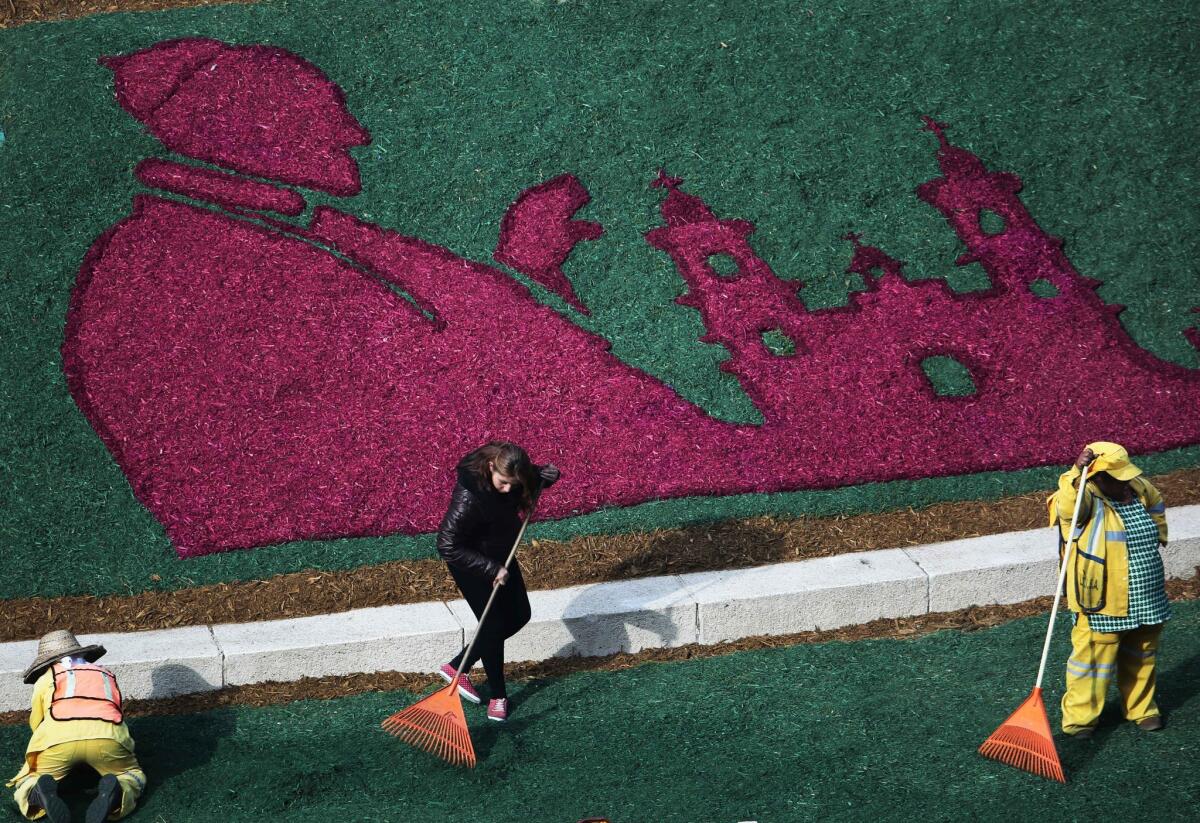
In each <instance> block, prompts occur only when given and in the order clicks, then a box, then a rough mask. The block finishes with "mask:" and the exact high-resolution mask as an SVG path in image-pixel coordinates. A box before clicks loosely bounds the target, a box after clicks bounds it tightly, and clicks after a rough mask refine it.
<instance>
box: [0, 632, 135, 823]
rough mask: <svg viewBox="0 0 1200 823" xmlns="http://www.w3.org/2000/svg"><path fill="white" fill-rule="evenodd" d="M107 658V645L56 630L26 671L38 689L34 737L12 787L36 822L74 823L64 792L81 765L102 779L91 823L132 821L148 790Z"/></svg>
mask: <svg viewBox="0 0 1200 823" xmlns="http://www.w3.org/2000/svg"><path fill="white" fill-rule="evenodd" d="M104 652H105V649H104V647H103V646H98V645H89V646H81V645H79V641H78V640H76V639H75V635H73V634H72V633H71V632H69V631H54V632H50V633H49V634H47V635H45V636H44V637H43V638H42V639H41V640H40V641H39V642H38V650H37V658H36V659H35V660H34V661H33V664H32V665H31V666H30V667H29V668H28V669H26V670H25V682H26V683H29V684H32V685H33V699H32V705H31V708H30V712H29V726H30V728H31V729H32V730H33V735H32V736H31V737H30V739H29V745H28V746H27V747H26V749H25V763H24V764H23V765H22V767H21V771H20V772H18V773H17V776H16V777H14V778H13V779H12V780H10V781H8V783H7V784H6V785H8V786H9V787H10V788H12V789H13V797H14V799H15V800H16V803H17V808H18V809H20V811H21V814H23V815H24V816H25V817H27V818H28V819H30V820H38V819H42V818H46V819H48V820H49V821H50V823H67V821H69V820H70V819H71V817H70V810H69V809H68V808H67V804H66V803H65V802H64V801H63V799H62V798H61V797H59V796H58V788H57V787H58V781H59V780H62V779H63V778H64V777H66V775H67V773H68V772H69V771H71V769H73V768H74V767H75V766H78V765H88V766H91V767H92V768H93V769H95V770H96V771H97V772H99V774H100V783H99V789H98V793H97V795H96V799H95V800H93V801H92V803H91V805H89V806H88V810H87V818H86V820H87V823H100V822H101V821H103V820H105V819H108V820H119V819H120V818H122V817H124V816H125V815H127V814H129V813H130V812H131V811H133V807H134V806H135V805H136V804H137V799H138V797H139V796H140V795H141V793H142V789H143V788H145V785H146V775H145V774H144V773H143V772H142V769H141V767H140V766H139V765H138V761H137V758H136V757H134V754H133V738H131V737H130V736H129V729H128V728H127V727H126V726H125V722H124V718H123V715H122V713H121V690H120V688H119V687H118V686H117V681H116V678H115V677H114V676H113V674H112V672H111V671H109V670H108V669H106V668H104V667H103V666H97V665H95V662H96V660H98V659H99V658H100V657H101V656H103V655H104Z"/></svg>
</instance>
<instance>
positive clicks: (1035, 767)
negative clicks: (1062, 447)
mask: <svg viewBox="0 0 1200 823" xmlns="http://www.w3.org/2000/svg"><path fill="white" fill-rule="evenodd" d="M1087 476H1088V467H1087V466H1084V467H1083V473H1082V474H1081V475H1080V477H1079V491H1078V492H1076V493H1075V512H1074V513H1073V514H1072V515H1071V530H1070V531H1069V532H1068V535H1070V536H1069V538H1068V540H1067V546H1066V550H1065V551H1063V558H1062V568H1061V569H1059V572H1058V587H1057V588H1056V589H1055V590H1054V606H1053V608H1051V609H1050V625H1049V626H1048V627H1047V628H1046V642H1045V643H1044V644H1043V645H1042V662H1041V665H1039V666H1038V676H1037V682H1036V683H1035V684H1034V686H1033V691H1032V692H1030V693H1029V697H1027V698H1025V702H1024V703H1022V704H1021V705H1020V706H1018V707H1017V710H1016V711H1015V712H1013V713H1012V714H1011V715H1009V717H1008V719H1007V720H1005V721H1004V722H1003V723H1001V724H1000V728H998V729H996V731H994V732H992V736H991V737H989V738H988V739H987V740H985V741H983V745H982V746H980V747H979V753H980V754H981V755H983V756H984V757H990V758H991V759H993V760H999V761H1000V762H1001V763H1007V764H1008V765H1010V766H1015V767H1016V768H1018V769H1023V770H1024V771H1027V772H1030V773H1032V774H1036V775H1038V776H1040V777H1045V778H1047V779H1049V780H1057V781H1058V782H1059V783H1066V782H1067V775H1066V773H1064V772H1063V767H1062V761H1060V760H1059V759H1058V747H1057V746H1055V745H1054V735H1053V733H1052V732H1051V731H1050V721H1049V719H1048V718H1047V717H1046V704H1045V702H1044V701H1043V700H1042V675H1044V674H1045V673H1046V658H1047V656H1048V655H1049V654H1050V637H1051V635H1052V634H1053V632H1054V618H1055V617H1056V616H1057V615H1058V601H1059V598H1060V597H1061V596H1062V591H1063V584H1064V583H1065V582H1066V579H1067V560H1068V559H1069V558H1070V555H1071V546H1072V545H1073V544H1074V543H1075V540H1076V536H1075V525H1076V523H1078V522H1079V509H1080V506H1081V505H1082V504H1083V486H1084V484H1085V483H1087Z"/></svg>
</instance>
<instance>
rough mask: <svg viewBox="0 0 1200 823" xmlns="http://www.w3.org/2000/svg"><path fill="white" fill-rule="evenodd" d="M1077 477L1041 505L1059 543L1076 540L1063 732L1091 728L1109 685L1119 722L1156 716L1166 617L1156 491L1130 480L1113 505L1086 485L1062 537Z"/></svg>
mask: <svg viewBox="0 0 1200 823" xmlns="http://www.w3.org/2000/svg"><path fill="white" fill-rule="evenodd" d="M1079 474H1080V472H1079V469H1077V468H1074V467H1073V468H1072V469H1071V470H1070V471H1068V472H1066V473H1064V474H1063V475H1062V477H1061V478H1060V479H1059V489H1058V492H1057V493H1056V494H1055V495H1054V496H1053V497H1051V498H1050V501H1049V507H1050V518H1051V525H1054V524H1055V523H1057V524H1058V525H1059V528H1060V529H1061V535H1062V538H1063V540H1062V543H1063V545H1064V546H1065V545H1068V541H1071V540H1072V538H1074V540H1075V541H1077V543H1076V546H1075V548H1074V550H1073V551H1072V552H1071V554H1070V557H1069V560H1068V564H1067V576H1066V591H1065V594H1066V598H1067V604H1068V608H1070V609H1071V610H1072V611H1073V612H1075V613H1076V614H1075V627H1074V629H1073V630H1072V632H1071V646H1072V649H1071V656H1070V658H1068V660H1067V667H1066V686H1067V688H1066V693H1065V694H1064V695H1063V700H1062V710H1063V717H1062V727H1063V731H1065V732H1067V733H1068V734H1075V733H1077V732H1080V731H1082V730H1084V729H1087V728H1091V727H1094V726H1095V724H1096V721H1097V720H1098V719H1099V717H1100V713H1101V711H1102V710H1103V709H1104V701H1105V697H1106V694H1107V691H1108V687H1109V684H1110V683H1111V682H1112V681H1113V680H1116V681H1117V686H1118V689H1119V691H1120V694H1121V702H1122V708H1123V710H1124V713H1125V717H1126V719H1128V720H1132V721H1135V722H1136V721H1139V720H1144V719H1145V718H1148V717H1153V716H1156V715H1157V714H1158V713H1159V712H1158V707H1157V706H1156V705H1155V702H1154V691H1155V685H1156V671H1157V669H1156V662H1157V655H1158V643H1159V637H1160V635H1161V634H1162V628H1163V622H1164V621H1165V620H1166V619H1167V618H1168V617H1169V615H1170V608H1169V605H1168V604H1167V602H1166V593H1165V591H1163V585H1162V561H1161V559H1160V558H1159V557H1158V551H1157V545H1156V544H1161V545H1166V542H1167V523H1166V515H1165V511H1166V509H1165V506H1164V505H1163V502H1162V497H1161V495H1159V493H1158V490H1157V489H1155V488H1154V486H1153V485H1152V484H1151V483H1150V481H1148V480H1146V479H1145V478H1144V477H1140V476H1139V477H1136V478H1134V479H1133V480H1131V481H1130V486H1131V488H1132V490H1133V492H1134V495H1135V500H1134V501H1132V502H1131V503H1129V504H1119V503H1115V502H1114V501H1112V500H1109V499H1108V498H1107V497H1105V496H1104V495H1103V494H1102V493H1101V492H1100V491H1099V489H1098V488H1096V487H1095V486H1094V485H1093V484H1091V483H1088V484H1087V485H1086V487H1085V489H1084V498H1083V503H1082V505H1081V508H1080V513H1079V522H1078V525H1077V527H1076V529H1075V533H1074V535H1068V534H1067V531H1068V530H1069V529H1070V522H1071V514H1072V511H1073V507H1074V505H1075V493H1076V492H1075V486H1076V485H1077V482H1078V478H1079ZM1118 509H1121V510H1122V511H1124V513H1125V518H1126V519H1123V518H1122V515H1121V513H1120V512H1119V511H1118ZM1143 509H1144V510H1143ZM1127 520H1128V522H1127Z"/></svg>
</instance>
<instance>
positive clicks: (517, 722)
mask: <svg viewBox="0 0 1200 823" xmlns="http://www.w3.org/2000/svg"><path fill="white" fill-rule="evenodd" d="M555 680H556V679H555V678H550V677H545V678H539V679H537V680H528V681H525V682H522V683H520V684H516V685H514V686H512V687H510V688H509V698H510V699H509V704H510V709H509V712H510V717H511V719H510V720H508V721H506V722H504V723H497V722H495V721H492V720H487V719H484V720H483V723H485V724H486V725H484V726H482V727H479V726H475V725H472V728H471V742H472V744H473V745H474V746H475V756H476V757H477V758H478V759H479V760H485V759H487V756H488V755H489V754H491V751H492V748H493V747H494V746H495V745H496V742H497V741H498V740H500V738H501V736H503V735H515V734H520V733H521V732H523V731H524V730H525V729H526V728H528V727H530V726H535V725H536V724H537V723H539V722H540V721H541V720H543V719H544V718H546V717H547V716H548V715H550V714H551V713H552V712H551V710H550V709H543V710H540V711H535V712H533V711H531V712H525V711H522V704H527V703H529V702H530V700H531V698H532V697H533V696H534V695H536V694H537V693H538V692H540V691H541V690H542V689H545V688H546V687H548V686H552V685H554V684H555ZM485 705H486V704H485Z"/></svg>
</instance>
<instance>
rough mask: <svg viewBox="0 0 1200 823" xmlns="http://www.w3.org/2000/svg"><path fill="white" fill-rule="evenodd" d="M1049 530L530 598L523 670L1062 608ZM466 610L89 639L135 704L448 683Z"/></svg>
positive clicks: (515, 653)
mask: <svg viewBox="0 0 1200 823" xmlns="http://www.w3.org/2000/svg"><path fill="white" fill-rule="evenodd" d="M1167 516H1168V520H1169V523H1170V527H1171V543H1170V545H1169V546H1168V547H1167V550H1166V551H1165V552H1164V553H1163V563H1164V567H1165V568H1166V572H1167V576H1168V577H1191V576H1193V575H1194V574H1195V573H1196V567H1197V566H1200V505H1196V506H1180V507H1177V508H1172V509H1169V510H1168V513H1167ZM1056 563H1057V549H1056V545H1055V539H1054V536H1053V534H1052V533H1051V532H1050V531H1049V529H1036V530H1031V531H1023V532H1010V533H1007V534H996V535H988V536H986V537H975V538H970V539H967V540H954V541H951V542H948V543H938V544H934V545H929V546H918V547H914V548H908V549H884V550H881V551H872V552H859V553H855V554H843V555H835V556H833V557H818V558H814V559H811V560H801V561H798V562H795V563H780V564H776V565H772V566H760V567H755V568H748V569H734V570H730V571H720V572H701V573H698V574H688V575H679V576H668V577H652V578H641V579H637V580H628V581H615V582H611V583H597V584H594V585H589V586H572V587H570V588H566V589H557V590H553V591H535V592H530V595H529V600H530V607H531V610H532V619H531V620H530V622H529V625H528V626H526V627H525V628H524V629H523V630H522V631H521V632H520V633H519V634H517V635H516V636H515V637H514V638H513V639H512V640H511V641H509V643H508V645H507V647H506V649H505V651H506V657H507V659H508V660H510V661H514V662H515V661H522V660H545V659H547V658H550V657H571V656H600V655H606V654H612V653H614V652H621V651H626V652H636V651H641V650H642V649H647V648H664V647H671V646H682V645H686V644H688V643H705V644H713V643H720V642H722V641H726V640H736V639H738V638H742V637H749V636H753V635H783V634H793V633H795V632H801V631H809V630H812V629H833V628H838V627H840V626H848V625H854V624H859V623H865V622H869V621H871V620H875V619H878V618H881V617H912V616H916V615H921V614H927V613H930V612H946V611H955V610H957V609H962V608H966V607H968V606H974V605H991V604H996V603H1019V602H1022V601H1025V600H1030V599H1032V598H1035V597H1040V596H1042V595H1048V594H1053V591H1054V583H1055V572H1056ZM474 628H475V616H474V615H473V614H472V613H471V611H470V609H469V608H468V607H467V604H466V602H465V601H462V600H455V601H452V602H450V603H440V602H434V603H414V604H409V605H401V606H384V607H379V608H372V609H357V610H355V611H349V612H341V613H338V614H329V615H320V616H315V617H302V618H295V619H289V620H272V621H265V622H258V623H242V624H225V625H217V626H189V627H185V628H179V629H165V630H159V631H147V632H133V633H127V634H103V635H84V636H81V637H80V640H81V642H83V643H84V644H87V643H101V644H103V645H104V646H105V647H106V648H107V649H108V654H107V655H106V656H105V658H104V662H105V664H106V665H109V666H111V667H112V669H113V671H114V673H115V674H116V675H117V679H118V681H119V682H120V684H121V689H122V691H123V693H124V694H125V695H126V697H129V698H147V697H172V696H175V695H179V694H188V693H192V692H202V691H210V690H213V689H219V688H221V687H222V686H227V685H244V684H249V683H262V682H267V681H292V680H299V679H300V678H303V677H320V676H324V675H348V674H357V673H369V672H375V671H424V672H428V671H432V670H433V669H434V668H435V667H436V666H437V664H439V663H441V662H444V661H445V660H446V659H448V658H449V657H450V655H451V654H452V653H453V652H454V651H455V650H456V649H457V648H458V647H459V646H460V645H461V644H462V643H463V642H464V641H465V640H466V639H469V637H470V633H471V632H472V631H473V630H474ZM36 654H37V641H34V640H26V641H21V642H17V643H3V644H0V711H12V710H18V709H26V708H28V707H29V700H30V695H31V692H32V689H31V688H30V687H29V686H26V685H24V684H23V683H22V682H21V674H22V672H23V671H24V670H25V667H26V666H28V665H29V664H30V662H32V661H33V659H34V657H35V656H36Z"/></svg>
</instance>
